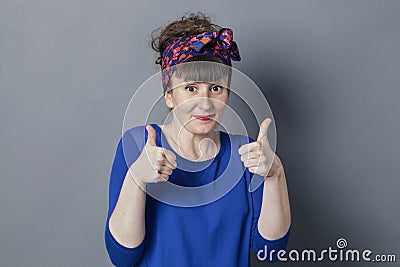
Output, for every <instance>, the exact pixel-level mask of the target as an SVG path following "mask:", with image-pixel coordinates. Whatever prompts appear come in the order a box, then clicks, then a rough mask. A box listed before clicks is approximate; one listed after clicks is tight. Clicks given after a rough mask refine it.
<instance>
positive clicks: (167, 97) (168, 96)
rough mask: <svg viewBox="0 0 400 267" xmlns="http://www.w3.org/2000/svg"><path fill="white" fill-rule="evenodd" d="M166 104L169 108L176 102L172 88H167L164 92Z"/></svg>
mask: <svg viewBox="0 0 400 267" xmlns="http://www.w3.org/2000/svg"><path fill="white" fill-rule="evenodd" d="M164 98H165V104H166V105H167V107H169V108H174V102H173V101H172V90H166V91H165V93H164Z"/></svg>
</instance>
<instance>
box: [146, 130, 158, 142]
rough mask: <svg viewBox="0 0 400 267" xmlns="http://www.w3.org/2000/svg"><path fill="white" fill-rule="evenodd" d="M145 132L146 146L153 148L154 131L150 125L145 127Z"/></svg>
mask: <svg viewBox="0 0 400 267" xmlns="http://www.w3.org/2000/svg"><path fill="white" fill-rule="evenodd" d="M146 130H147V134H148V135H147V142H146V145H148V146H155V145H156V131H155V130H154V128H153V127H151V125H147V126H146Z"/></svg>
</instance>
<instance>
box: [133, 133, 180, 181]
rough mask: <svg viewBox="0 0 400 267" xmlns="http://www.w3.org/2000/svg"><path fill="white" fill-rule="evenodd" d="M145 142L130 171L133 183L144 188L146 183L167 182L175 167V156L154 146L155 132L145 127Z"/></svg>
mask: <svg viewBox="0 0 400 267" xmlns="http://www.w3.org/2000/svg"><path fill="white" fill-rule="evenodd" d="M146 130H147V133H148V136H147V142H146V144H145V146H144V148H143V150H142V153H141V154H140V156H139V157H138V159H137V160H136V161H135V162H134V163H133V164H132V166H131V168H130V171H131V174H132V176H133V178H134V179H135V181H136V182H137V183H138V184H139V185H141V186H144V185H145V184H147V183H157V182H162V181H167V180H168V178H169V176H170V175H171V174H172V172H173V170H174V169H175V168H176V167H177V164H176V156H175V154H174V153H173V152H171V151H170V150H168V149H165V148H162V147H158V146H157V145H156V131H155V130H154V128H153V127H151V126H150V125H147V126H146Z"/></svg>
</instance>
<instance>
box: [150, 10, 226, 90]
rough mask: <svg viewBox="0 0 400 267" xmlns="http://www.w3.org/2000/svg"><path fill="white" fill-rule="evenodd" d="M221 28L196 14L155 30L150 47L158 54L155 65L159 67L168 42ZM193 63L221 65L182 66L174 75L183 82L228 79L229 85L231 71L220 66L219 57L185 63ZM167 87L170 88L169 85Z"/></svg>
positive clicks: (204, 16) (198, 58)
mask: <svg viewBox="0 0 400 267" xmlns="http://www.w3.org/2000/svg"><path fill="white" fill-rule="evenodd" d="M221 28H222V27H221V26H219V25H216V24H214V23H212V22H211V19H210V17H208V16H206V15H205V14H204V13H202V12H198V13H189V14H185V15H183V16H182V18H181V19H180V20H176V21H173V22H171V23H169V24H168V25H167V26H165V27H164V28H163V27H159V28H157V29H155V30H154V31H153V32H152V33H151V39H152V40H151V47H152V48H153V49H154V50H155V51H156V52H158V53H159V57H158V58H157V60H156V61H155V63H156V64H159V65H161V60H162V55H163V53H164V50H165V48H166V44H167V43H168V41H170V40H172V39H175V38H178V37H185V36H188V35H197V34H200V33H203V32H205V31H219V30H220V29H221ZM193 61H209V62H217V63H221V64H183V65H182V66H180V67H178V68H176V70H175V71H174V75H175V76H176V77H179V78H183V79H184V80H185V81H187V80H192V81H218V80H221V79H223V78H224V77H228V85H229V84H230V78H231V73H232V70H231V68H230V67H228V66H226V65H222V64H224V62H223V60H222V59H220V58H219V57H215V56H210V55H203V56H195V57H192V58H190V59H188V60H187V61H185V62H193ZM168 87H169V88H171V85H170V83H169V86H168Z"/></svg>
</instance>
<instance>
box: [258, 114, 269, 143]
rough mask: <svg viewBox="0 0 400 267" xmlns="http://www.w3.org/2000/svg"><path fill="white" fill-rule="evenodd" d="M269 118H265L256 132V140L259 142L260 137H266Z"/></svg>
mask: <svg viewBox="0 0 400 267" xmlns="http://www.w3.org/2000/svg"><path fill="white" fill-rule="evenodd" d="M271 121H272V120H271V119H270V118H266V119H265V120H264V121H263V122H262V123H261V125H260V131H259V133H258V137H257V142H261V141H262V139H264V138H268V128H269V125H270V124H271Z"/></svg>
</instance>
